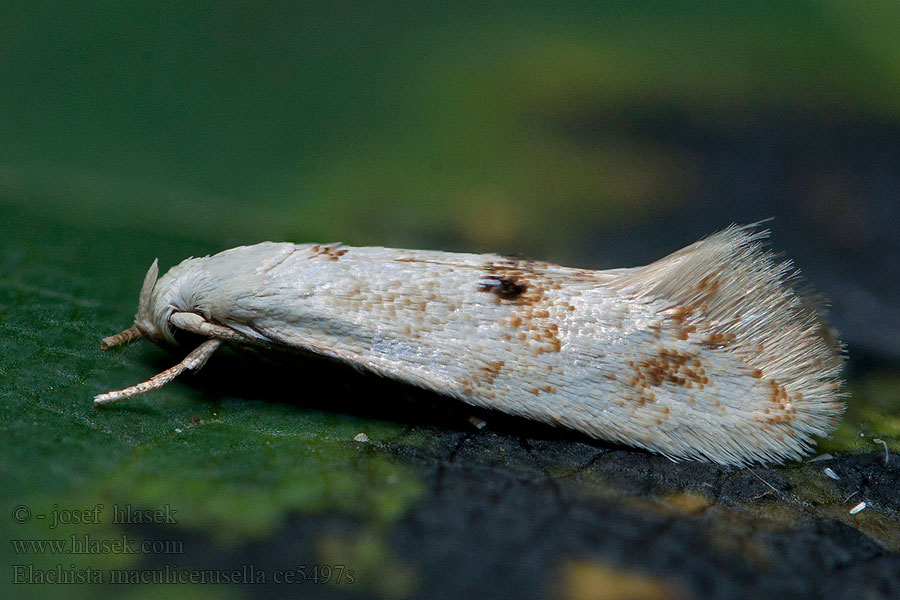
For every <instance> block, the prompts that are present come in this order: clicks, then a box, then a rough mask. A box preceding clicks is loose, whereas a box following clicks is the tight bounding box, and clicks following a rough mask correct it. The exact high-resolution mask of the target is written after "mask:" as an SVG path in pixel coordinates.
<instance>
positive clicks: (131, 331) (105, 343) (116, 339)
mask: <svg viewBox="0 0 900 600" xmlns="http://www.w3.org/2000/svg"><path fill="white" fill-rule="evenodd" d="M139 337H141V331H140V329H138V328H137V325H132V326H131V327H129V328H128V329H126V330H125V331H120V332H119V333H117V334H115V335H111V336H109V337H105V338H103V339H102V340H100V347H101V348H103V349H104V350H109V349H110V348H112V347H114V346H118V345H120V344H125V343H127V342H130V341H131V340H134V339H137V338H139Z"/></svg>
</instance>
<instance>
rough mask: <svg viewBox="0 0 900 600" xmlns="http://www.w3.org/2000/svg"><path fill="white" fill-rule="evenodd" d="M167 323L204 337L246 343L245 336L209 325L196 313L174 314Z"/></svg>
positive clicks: (229, 329) (220, 326)
mask: <svg viewBox="0 0 900 600" xmlns="http://www.w3.org/2000/svg"><path fill="white" fill-rule="evenodd" d="M169 322H170V323H171V324H172V325H174V326H175V327H177V328H179V329H184V330H185V331H190V332H193V333H197V334H200V335H202V336H204V337H208V338H218V339H220V340H227V341H229V342H242V343H247V336H245V335H243V334H241V333H238V332H237V331H235V330H234V329H231V328H228V327H224V326H222V325H216V324H215V323H210V322H209V321H207V320H206V319H204V318H203V317H201V316H200V315H198V314H197V313H192V312H175V313H172V314H171V315H169Z"/></svg>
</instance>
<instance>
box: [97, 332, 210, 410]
mask: <svg viewBox="0 0 900 600" xmlns="http://www.w3.org/2000/svg"><path fill="white" fill-rule="evenodd" d="M221 345H222V340H219V339H209V340H206V341H205V342H203V343H202V344H200V345H199V346H198V347H197V348H196V349H195V350H194V351H193V352H191V353H190V354H188V355H187V356H186V357H185V358H184V360H183V361H181V362H180V363H178V364H177V365H175V366H174V367H171V368H169V369H166V370H165V371H163V372H162V373H159V374H158V375H154V376H153V377H151V378H150V379H148V380H147V381H144V382H142V383H139V384H137V385H133V386H131V387H128V388H125V389H124V390H117V391H114V392H107V393H105V394H99V395H97V396H94V406H98V405H100V404H107V403H109V402H115V401H116V400H122V399H125V398H132V397H134V396H139V395H140V394H143V393H146V392H149V391H152V390H156V389H159V388H161V387H162V386H164V385H166V384H167V383H169V382H170V381H172V380H173V379H175V378H176V377H178V376H179V375H181V374H182V373H184V372H185V371H189V370H190V371H197V370H199V369H200V368H201V367H202V366H203V365H205V364H206V361H207V360H209V357H210V356H212V354H213V352H215V351H216V349H217V348H218V347H219V346H221Z"/></svg>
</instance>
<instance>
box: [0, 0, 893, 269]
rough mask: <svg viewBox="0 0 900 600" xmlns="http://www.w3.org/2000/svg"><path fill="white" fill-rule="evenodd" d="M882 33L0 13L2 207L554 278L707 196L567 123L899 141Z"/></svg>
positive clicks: (797, 8) (628, 141) (306, 7)
mask: <svg viewBox="0 0 900 600" xmlns="http://www.w3.org/2000/svg"><path fill="white" fill-rule="evenodd" d="M898 14H900V11H898V9H897V6H896V3H894V2H890V1H885V2H865V3H847V2H762V3H746V4H737V3H732V2H699V3H697V2H666V1H658V2H656V1H651V2H647V1H637V2H631V1H621V2H602V3H584V4H579V3H547V4H543V3H536V2H527V3H488V4H487V5H486V4H485V3H481V2H454V3H444V2H439V3H436V2H431V3H429V2H405V3H404V2H397V3H389V4H379V3H365V2H341V1H338V2H325V3H309V2H303V3H298V2H274V3H264V4H259V3H251V2H215V3H213V2H191V3H180V2H179V3H165V2H164V3H152V4H146V3H107V2H22V3H20V4H18V5H16V3H10V2H5V3H4V7H3V13H2V23H0V81H2V86H0V139H2V140H3V144H2V147H0V201H2V202H3V204H19V205H27V206H28V207H29V210H34V211H38V212H40V213H43V214H49V215H53V217H54V218H57V219H62V220H65V221H66V222H77V223H79V224H81V225H87V226H90V227H94V228H97V229H98V230H101V229H103V228H112V227H115V228H122V227H130V228H133V229H136V230H142V231H153V232H159V231H164V232H171V233H176V234H183V235H189V236H191V237H194V238H197V239H202V240H205V241H208V243H209V246H210V249H218V248H220V247H222V246H223V245H225V244H232V243H236V242H238V241H242V242H243V241H248V242H249V241H257V240H260V239H263V238H266V239H268V238H278V239H291V240H296V241H307V240H309V241H328V240H341V241H344V242H345V243H352V244H395V245H416V244H423V243H431V244H435V243H441V244H442V246H449V247H454V248H467V249H473V250H480V249H483V250H488V249H490V250H498V249H499V250H516V251H524V252H529V253H540V254H541V255H542V256H546V257H547V258H557V257H561V256H567V255H569V256H571V255H573V254H575V253H576V251H573V250H572V249H571V248H573V247H577V242H576V243H573V242H571V241H570V240H571V239H573V238H574V239H576V240H579V239H581V238H582V237H583V236H584V235H586V234H589V233H590V232H592V231H595V230H596V229H597V228H598V227H599V226H609V225H610V224H616V225H618V226H621V227H625V226H627V224H628V223H629V222H633V221H634V220H635V219H640V218H641V217H642V216H644V215H646V214H647V213H648V212H649V211H659V210H661V207H671V206H672V205H673V204H674V203H683V202H689V198H690V197H691V191H692V188H693V187H695V186H696V185H697V180H698V179H700V178H702V177H703V173H702V172H698V171H697V169H695V167H696V165H695V164H694V163H693V161H692V156H691V155H690V153H686V152H678V151H676V148H675V147H674V144H672V143H671V141H670V142H669V143H667V142H666V141H660V140H654V139H651V138H648V137H647V136H645V135H637V134H634V133H632V134H630V135H629V134H624V133H621V134H617V135H602V136H601V135H593V136H592V135H591V134H590V131H589V132H588V134H587V135H584V134H582V135H578V134H577V132H576V131H573V129H574V128H575V127H576V126H577V125H578V124H579V123H582V122H583V121H585V120H593V121H602V120H604V119H606V120H610V121H614V120H616V119H617V118H618V117H620V116H621V115H622V114H625V113H627V111H628V110H630V109H632V108H633V107H662V108H664V109H671V110H677V111H679V114H681V115H682V116H683V118H685V119H688V120H690V121H692V122H700V123H704V124H712V126H715V125H716V124H720V125H721V126H724V127H728V128H731V129H733V128H735V127H740V126H744V127H748V126H750V125H748V123H752V122H753V121H754V120H755V119H757V118H758V117H759V115H762V114H767V113H778V112H781V113H790V112H792V111H802V113H803V114H804V115H807V116H811V117H824V118H833V116H834V115H850V116H851V117H852V118H854V119H860V120H865V121H870V120H890V121H895V120H896V119H897V115H898V112H900V86H898V85H897V82H898V70H900V45H898V44H897V43H896V32H897V30H898V26H900V16H898ZM747 200H748V201H750V200H751V199H750V198H748V199H747ZM724 224H727V223H724ZM724 224H723V225H724ZM567 247H568V248H569V249H566V248H567ZM578 250H581V248H578ZM153 251H155V250H154V249H148V252H153Z"/></svg>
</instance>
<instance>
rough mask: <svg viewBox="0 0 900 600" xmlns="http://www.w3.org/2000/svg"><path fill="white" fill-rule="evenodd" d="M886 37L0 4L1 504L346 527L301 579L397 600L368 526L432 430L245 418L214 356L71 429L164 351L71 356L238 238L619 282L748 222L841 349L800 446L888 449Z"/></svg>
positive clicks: (660, 11) (287, 412) (312, 11)
mask: <svg viewBox="0 0 900 600" xmlns="http://www.w3.org/2000/svg"><path fill="white" fill-rule="evenodd" d="M898 31H900V5H898V4H897V3H896V2H894V1H887V0H885V1H881V2H878V1H872V2H839V1H816V2H812V1H810V2H800V1H789V2H784V1H778V2H755V3H734V2H724V1H723V2H673V1H612V2H599V3H583V4H582V3H573V2H555V3H538V2H515V3H499V2H498V3H483V2H453V3H449V2H395V3H390V4H381V3H367V2H346V1H333V2H288V1H284V2H271V3H257V2H161V3H114V2H40V1H31V2H10V1H4V2H2V3H0V142H2V143H0V395H2V396H3V401H2V402H0V431H2V441H0V444H2V445H3V458H2V459H0V472H2V475H3V482H4V484H5V490H4V492H3V497H4V499H5V500H6V501H7V504H8V505H9V506H12V505H14V504H19V503H25V504H27V505H29V506H33V507H37V508H35V510H38V509H40V508H41V507H43V510H49V508H48V507H50V506H52V505H53V504H54V503H61V502H63V501H65V502H66V503H67V504H68V505H70V506H74V507H83V508H88V507H92V506H94V505H95V504H96V503H97V502H104V503H106V506H107V507H109V506H110V505H111V503H113V502H133V503H135V504H136V506H145V507H151V508H157V507H158V506H161V505H163V504H165V503H169V502H171V503H172V504H173V505H175V506H177V507H178V509H179V510H181V511H182V513H181V515H182V517H183V521H182V525H181V527H180V528H179V529H178V531H179V532H180V534H179V535H181V534H184V533H185V532H189V533H190V535H199V536H203V540H204V542H203V544H208V545H211V547H216V548H222V547H224V548H234V547H235V545H236V544H237V545H240V544H241V543H245V542H246V541H247V540H251V541H254V540H256V541H258V540H261V539H266V536H270V535H273V532H276V531H277V530H278V528H279V527H280V526H281V524H282V519H283V518H284V517H285V515H287V514H295V513H298V512H299V513H301V514H319V513H322V512H326V513H327V512H329V511H330V512H340V513H342V514H343V513H348V514H351V515H354V516H355V517H356V518H359V519H361V522H362V523H363V524H364V525H363V526H362V533H358V534H354V535H351V536H350V537H349V539H350V541H347V540H346V539H344V540H343V541H342V539H337V538H333V537H331V538H328V537H327V536H326V537H325V538H323V539H319V540H318V541H315V542H310V547H313V546H314V547H316V548H318V550H317V551H316V552H317V554H315V557H317V559H319V560H329V557H331V558H334V557H335V556H339V557H346V556H351V557H354V560H355V563H354V564H356V565H357V568H358V570H360V572H361V573H363V575H362V576H361V577H362V578H363V580H365V581H366V582H367V583H366V585H365V587H364V589H365V590H367V591H368V592H371V593H372V594H374V595H375V596H380V597H404V596H407V595H409V594H410V593H412V591H413V590H415V589H416V583H415V581H416V576H415V574H414V573H412V572H411V571H410V570H409V568H408V565H406V566H405V565H403V564H401V563H399V562H397V561H396V560H394V558H391V553H390V551H389V550H387V549H386V545H385V541H384V536H383V534H384V532H385V531H388V530H389V528H390V526H391V524H392V523H394V522H395V520H396V519H397V518H399V517H400V516H401V515H402V514H403V513H404V511H405V510H407V509H408V507H409V506H412V505H414V503H415V502H416V501H417V499H418V498H420V495H421V494H422V493H423V492H422V490H423V484H422V481H421V480H420V478H419V477H418V476H417V475H416V474H415V473H414V472H413V471H412V470H410V468H409V467H408V465H407V464H406V463H405V462H404V461H403V460H400V459H398V458H397V456H396V452H397V448H420V449H421V448H428V447H431V446H433V445H435V444H437V442H435V439H437V437H436V436H439V435H440V433H436V432H434V431H432V430H429V429H427V428H426V429H425V432H424V433H423V431H422V430H421V429H420V428H417V427H415V426H413V427H408V424H407V423H404V422H402V421H398V419H397V418H396V415H395V416H388V417H385V418H383V417H380V416H379V415H378V411H377V409H372V410H369V409H365V410H362V409H359V407H356V408H355V409H354V410H350V411H343V410H341V409H340V408H338V409H337V410H329V409H328V407H327V402H322V401H318V402H317V401H315V400H313V401H312V407H309V406H307V405H305V404H303V402H301V403H300V404H299V405H298V404H296V403H294V402H292V401H288V402H286V403H279V402H272V400H273V398H274V399H276V400H277V399H279V398H280V396H279V394H280V393H281V391H279V390H281V388H280V387H278V386H282V387H284V386H285V385H288V384H289V381H290V376H286V377H285V376H282V379H280V380H278V384H277V385H275V386H274V387H271V389H269V390H268V391H265V390H264V391H262V392H261V391H259V390H258V389H257V388H256V387H254V382H252V381H243V382H234V381H233V380H231V381H230V382H229V375H230V374H233V373H234V372H237V371H238V370H239V369H240V368H241V367H240V365H242V364H244V363H243V361H242V360H241V359H240V358H238V357H232V358H231V359H229V358H228V356H225V357H224V358H222V361H223V362H222V363H221V364H222V365H224V366H219V367H215V366H214V365H213V364H211V365H210V366H209V367H207V370H209V371H210V372H208V373H205V374H201V375H200V376H199V378H198V379H197V380H195V381H196V382H195V383H191V384H184V385H182V384H180V383H178V384H173V385H171V386H169V387H167V388H165V389H164V390H161V391H159V392H157V393H156V394H155V395H154V397H153V398H152V399H150V398H148V399H139V400H136V401H135V402H133V403H131V404H129V405H128V406H124V407H123V408H121V409H119V408H118V407H117V408H115V409H113V410H110V411H101V412H98V411H95V410H94V409H93V407H92V406H91V405H90V398H91V396H92V395H93V394H95V393H98V392H101V391H106V390H108V389H111V388H116V387H121V386H123V385H128V384H131V383H134V382H137V381H141V380H143V379H146V378H147V377H148V376H150V375H152V374H153V373H155V372H157V371H159V370H160V369H161V368H165V367H167V366H169V365H170V364H171V362H172V361H173V357H172V356H171V355H168V354H165V353H164V352H162V351H161V350H159V349H156V348H153V347H150V345H149V344H145V345H140V344H138V345H134V346H132V347H129V348H127V349H124V350H121V351H116V352H111V353H106V354H101V353H100V351H99V348H98V340H99V338H100V337H101V336H102V335H107V334H110V333H113V332H115V331H118V330H120V329H122V328H124V327H126V326H128V325H129V323H130V320H131V317H132V315H133V312H134V310H135V303H136V300H137V291H138V289H139V286H140V282H141V280H142V278H143V275H144V272H145V270H146V268H147V266H148V265H149V263H150V262H151V261H152V260H153V258H154V257H157V256H158V257H159V258H160V262H161V267H162V268H163V270H165V269H166V268H167V267H168V266H170V265H172V264H174V263H176V262H178V261H180V260H182V259H183V258H185V257H186V256H188V255H192V254H193V255H203V254H207V253H213V252H217V251H219V250H222V249H224V248H227V247H231V246H234V245H238V244H241V243H254V242H258V241H261V240H265V239H272V240H290V241H296V242H331V241H343V242H345V243H348V244H353V245H387V246H398V247H429V248H436V249H442V250H465V251H475V252H478V251H485V252H487V251H500V252H515V253H521V254H525V255H530V256H533V257H535V258H541V259H545V260H551V261H557V262H563V263H570V264H580V265H585V266H591V267H618V266H630V265H633V264H638V263H641V262H646V261H649V260H652V259H655V258H658V257H660V256H662V254H664V253H666V252H669V251H672V250H674V249H676V248H678V247H680V246H683V245H685V244H687V243H690V242H692V241H694V240H695V239H696V238H698V237H700V236H702V235H706V234H709V233H712V232H713V231H715V230H717V229H720V228H722V227H724V226H726V225H728V224H729V223H731V222H734V221H737V222H752V221H755V220H758V219H765V218H767V217H772V216H774V217H775V220H774V221H773V222H772V224H771V226H772V229H773V231H774V233H775V235H774V236H773V244H774V245H775V247H776V249H778V250H783V251H785V252H786V254H787V255H788V256H789V257H791V258H795V259H796V260H797V264H798V265H800V266H801V267H802V268H803V270H804V273H805V274H807V276H808V277H809V279H810V280H812V282H813V283H814V285H815V287H816V288H818V289H819V290H820V291H823V292H825V293H826V294H827V295H828V296H830V297H831V298H832V300H833V301H834V321H835V323H836V324H837V325H838V327H839V329H841V331H842V334H843V339H845V340H847V341H848V342H849V343H850V347H849V349H850V358H851V362H850V371H849V372H850V376H851V388H850V389H851V392H853V393H854V403H853V404H852V405H851V411H850V413H849V414H848V420H847V422H846V424H845V426H844V427H843V428H842V429H841V430H839V432H838V435H837V436H836V438H835V440H834V441H832V442H828V443H827V444H831V445H830V446H829V445H825V446H824V448H825V449H829V450H834V451H840V450H847V449H855V450H867V451H872V448H877V449H880V446H873V445H872V444H871V442H870V441H869V440H870V439H871V438H872V437H877V436H881V437H882V438H884V439H885V440H887V441H888V442H889V443H890V444H891V445H892V447H893V448H894V449H895V450H896V449H897V447H898V446H897V444H898V441H900V424H898V423H900V421H898V418H897V409H896V406H897V402H898V398H897V391H896V390H897V389H898V386H897V382H898V377H897V375H896V373H897V360H898V357H900V321H898V317H897V315H898V314H900V310H898V308H900V307H898V301H897V298H898V297H900V243H897V226H896V223H897V219H898V207H897V202H898V201H897V198H898V197H900V177H898V174H900V44H898V43H897V32H898ZM218 358H219V357H217V359H218ZM229 360H230V362H229ZM254 368H262V367H259V365H256V367H254ZM318 369H319V367H318V366H316V367H313V368H309V369H307V370H306V371H304V374H305V376H307V377H308V379H304V381H310V380H315V379H316V378H317V377H318V376H319V372H318ZM263 372H264V373H266V374H267V376H271V377H278V375H277V373H278V372H279V371H278V370H277V369H276V370H274V371H272V370H270V371H263ZM343 377H344V375H342V374H341V372H340V371H338V374H337V375H334V376H333V377H332V379H331V382H332V383H333V382H334V381H335V380H341V379H343ZM354 381H356V380H354ZM357 383H358V382H357ZM305 385H306V384H305ZM309 385H311V386H314V385H315V384H313V383H309ZM365 385H369V383H368V382H366V383H365ZM311 389H312V390H313V391H312V392H311V393H310V394H308V395H307V397H308V396H313V397H316V394H320V395H321V394H330V393H332V390H330V389H322V388H317V387H312V388H311ZM345 391H346V390H345ZM355 391H358V390H354V388H352V387H351V388H350V392H349V393H351V394H352V393H355ZM341 393H344V392H341ZM386 393H390V394H397V393H405V392H397V389H396V388H389V389H388V392H386ZM337 395H340V394H337ZM327 399H328V400H330V396H328V398H327ZM258 400H262V402H257V401H258ZM422 421H423V422H425V423H428V422H429V421H430V418H429V417H423V418H422ZM358 431H366V432H368V435H369V437H370V438H372V439H373V440H374V441H376V442H378V443H380V444H383V445H381V446H377V445H376V446H375V447H367V448H362V449H361V448H360V446H359V444H356V443H354V442H352V441H351V439H352V437H353V435H355V433H357V432H358ZM174 432H177V433H174ZM182 433H184V435H182ZM860 434H863V437H860ZM845 512H846V511H843V512H842V513H841V514H844V513H845ZM894 525H895V523H894V522H893V521H892V522H891V525H890V526H888V527H887V529H888V530H889V531H891V527H893V526H894ZM2 526H3V527H4V528H7V527H9V526H10V525H9V523H7V522H5V521H4V522H3V525H2ZM42 527H44V526H41V525H40V524H36V523H35V522H32V523H31V524H29V525H27V526H22V527H13V530H12V531H15V535H17V536H19V537H29V536H30V537H41V536H44V537H46V536H47V535H50V534H51V533H54V532H49V531H48V530H47V529H46V528H45V527H44V528H42ZM107 527H109V528H108V529H107ZM82 531H84V530H83V529H79V528H74V529H72V530H71V531H70V530H67V531H66V532H65V533H66V534H69V533H80V532H82ZM89 531H91V532H93V534H94V535H100V533H97V531H100V532H101V533H102V534H103V535H110V536H112V535H118V534H119V533H120V531H119V530H118V529H116V528H114V527H111V526H109V523H108V522H106V524H105V525H104V529H102V530H89ZM56 533H58V532H56ZM157 533H158V532H157ZM11 535H12V533H11ZM892 535H893V536H895V537H891V536H892ZM896 537H897V536H896V532H894V533H892V534H890V535H887V536H886V538H888V539H895V538H896ZM895 541H896V540H895ZM203 547H204V548H206V546H203ZM8 552H10V549H9V548H8V547H6V546H4V547H3V550H2V552H0V556H2V557H3V558H4V564H11V563H12V562H14V561H15V560H20V558H16V556H14V555H9V556H7V555H6V554H4V553H8ZM248 552H250V551H248ZM249 555H250V556H251V557H253V556H256V555H254V554H253V553H252V552H250V554H249ZM192 558H193V556H192ZM29 560H31V558H29ZM34 560H45V562H46V561H49V562H46V564H52V563H53V562H54V559H53V557H50V558H46V557H45V558H44V559H38V558H35V559H34ZM136 560H137V559H135V558H134V557H124V556H121V555H117V556H111V557H107V558H106V559H104V561H101V562H97V561H96V560H93V558H92V559H90V560H87V562H86V563H83V561H82V562H79V565H82V564H88V565H90V566H95V567H98V568H104V567H110V566H122V565H124V566H134V565H136V564H138V563H136V562H135V561H136ZM161 560H162V559H161ZM57 562H58V561H57ZM41 564H44V563H41ZM142 564H143V563H142ZM144 566H146V565H145V564H144ZM4 568H5V567H4ZM4 582H8V579H7V578H6V574H4ZM398 582H399V583H398ZM47 589H53V588H40V587H38V588H28V589H27V590H26V589H25V588H24V587H23V586H19V587H17V588H16V593H25V592H26V591H27V592H28V593H34V594H37V596H36V597H38V596H40V595H41V594H43V593H45V592H46V591H47ZM42 590H43V591H42ZM72 590H75V588H71V589H70V591H72ZM77 591H80V592H83V593H84V594H85V595H86V596H88V597H90V596H91V594H93V593H94V592H95V591H96V590H95V589H93V588H87V589H81V588H78V590H77ZM225 591H227V593H229V594H237V593H238V591H237V590H235V589H231V588H229V589H228V590H223V589H221V588H218V589H216V590H214V591H210V590H209V589H204V590H203V593H207V594H212V595H218V594H219V593H224V592H225ZM129 593H132V594H136V595H140V592H136V591H134V590H130V591H129ZM193 593H198V590H193V591H192V592H191V594H193ZM573 597H574V596H573Z"/></svg>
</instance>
